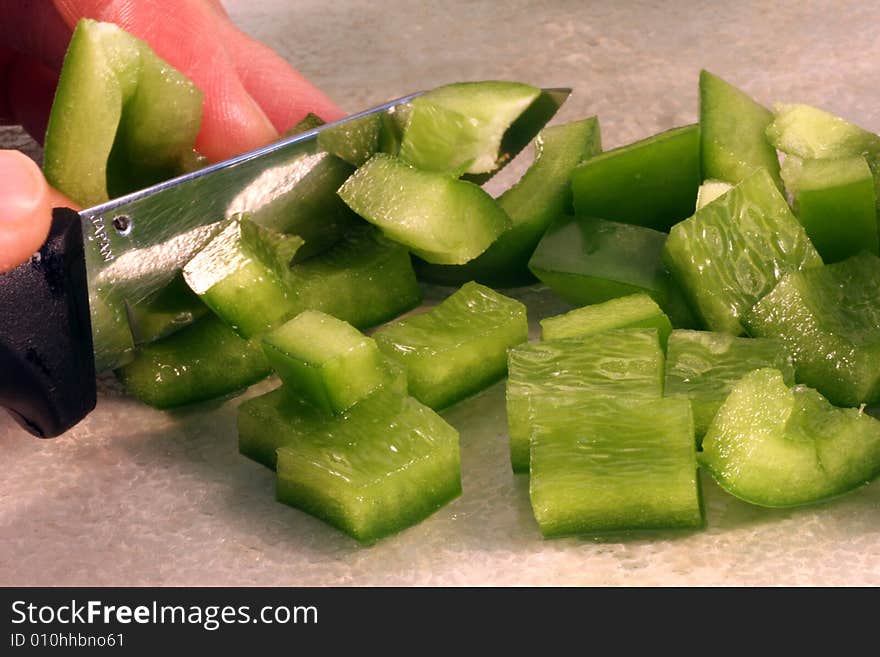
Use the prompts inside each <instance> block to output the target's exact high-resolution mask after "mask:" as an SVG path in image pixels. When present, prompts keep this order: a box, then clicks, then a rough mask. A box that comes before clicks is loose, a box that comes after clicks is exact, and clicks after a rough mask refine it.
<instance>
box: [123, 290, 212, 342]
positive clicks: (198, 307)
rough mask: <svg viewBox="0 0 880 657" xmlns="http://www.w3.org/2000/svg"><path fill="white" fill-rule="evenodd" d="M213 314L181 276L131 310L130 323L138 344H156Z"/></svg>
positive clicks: (129, 311) (129, 310)
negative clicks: (155, 341) (157, 341)
mask: <svg viewBox="0 0 880 657" xmlns="http://www.w3.org/2000/svg"><path fill="white" fill-rule="evenodd" d="M208 312H210V311H209V310H208V307H207V306H206V305H205V304H203V303H202V302H201V301H200V300H199V297H198V296H196V294H195V293H194V292H193V291H192V290H191V289H189V287H188V286H187V284H186V281H184V280H183V276H182V275H178V276H176V277H175V278H174V280H173V281H171V283H169V284H168V285H167V286H166V287H164V288H163V289H161V290H159V291H158V292H155V293H154V294H153V295H151V296H150V297H149V298H147V299H145V300H144V301H142V302H141V303H138V304H134V305H132V306H129V307H128V322H129V325H130V326H131V334H132V336H133V337H134V340H135V342H136V343H137V344H144V343H146V342H153V341H154V340H158V339H160V338H164V337H165V336H168V335H171V334H172V333H174V332H175V331H179V330H180V329H182V328H183V327H185V326H189V325H190V324H192V323H193V322H194V321H196V320H197V319H199V318H201V317H204V316H205V315H206V314H208Z"/></svg>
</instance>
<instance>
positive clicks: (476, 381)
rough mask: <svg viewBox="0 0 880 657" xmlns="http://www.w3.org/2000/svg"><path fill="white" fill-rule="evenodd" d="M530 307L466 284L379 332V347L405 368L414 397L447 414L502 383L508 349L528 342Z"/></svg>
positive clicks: (475, 285)
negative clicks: (454, 406)
mask: <svg viewBox="0 0 880 657" xmlns="http://www.w3.org/2000/svg"><path fill="white" fill-rule="evenodd" d="M528 332H529V327H528V320H527V318H526V308H525V306H524V305H523V304H522V303H520V302H519V301H515V300H513V299H510V298H508V297H505V296H504V295H502V294H499V293H498V292H495V291H494V290H492V289H490V288H487V287H485V286H483V285H479V284H478V283H466V284H465V285H463V286H462V287H461V289H459V290H458V291H456V292H455V293H453V294H452V295H451V296H449V297H448V298H447V299H445V300H444V301H443V302H442V303H440V304H439V305H438V306H436V307H435V308H433V309H431V310H429V311H428V312H425V313H421V314H419V315H415V316H412V317H407V318H404V319H402V320H399V321H397V322H395V323H393V324H389V325H387V326H384V327H382V328H381V329H379V330H378V331H377V332H376V333H375V334H374V336H373V337H374V338H375V339H376V342H377V343H378V345H379V348H380V349H381V350H382V351H383V352H384V353H385V354H386V355H387V356H388V357H389V358H391V359H394V360H396V361H398V362H399V363H400V364H401V365H402V366H403V367H404V368H405V369H406V374H407V380H408V382H409V392H410V394H411V395H412V396H413V397H415V398H416V399H418V400H419V401H421V402H422V403H424V404H426V405H428V406H430V407H431V408H434V409H441V408H444V407H446V406H449V405H450V404H452V403H454V402H456V401H458V400H460V399H463V398H465V397H467V396H469V395H471V394H473V393H475V392H477V391H479V390H482V389H483V388H485V387H486V386H488V385H490V384H492V383H494V382H495V381H497V380H499V379H501V378H502V377H503V376H504V374H505V372H506V371H507V349H508V348H509V347H512V346H514V345H517V344H520V343H521V342H525V340H526V339H527V338H528Z"/></svg>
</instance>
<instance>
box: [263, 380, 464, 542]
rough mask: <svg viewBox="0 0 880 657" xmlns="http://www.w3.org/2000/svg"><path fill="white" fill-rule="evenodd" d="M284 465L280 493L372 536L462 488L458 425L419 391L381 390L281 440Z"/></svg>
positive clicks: (359, 535) (416, 517) (357, 534)
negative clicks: (417, 395)
mask: <svg viewBox="0 0 880 657" xmlns="http://www.w3.org/2000/svg"><path fill="white" fill-rule="evenodd" d="M294 431H296V429H294ZM277 472H278V478H277V488H276V491H277V496H278V499H279V500H280V501H282V502H284V503H285V504H290V505H291V506H294V507H296V508H298V509H302V510H303V511H305V512H307V513H310V514H312V515H314V516H317V517H318V518H321V519H322V520H325V521H326V522H328V523H330V524H331V525H333V526H334V527H337V528H339V529H341V530H342V531H344V532H345V533H347V534H349V535H350V536H352V537H354V538H356V539H357V540H358V541H361V542H363V543H372V542H374V541H376V540H378V539H380V538H382V537H384V536H387V535H389V534H393V533H396V532H398V531H400V530H402V529H404V528H406V527H408V526H410V525H412V524H415V523H416V522H418V521H420V520H422V519H424V518H426V517H427V516H429V515H431V514H432V513H434V512H435V511H436V510H437V509H439V508H440V507H442V506H443V505H444V504H446V503H447V502H449V501H450V500H452V499H454V498H456V497H458V496H459V495H460V494H461V459H460V456H459V447H458V432H457V431H456V430H455V429H453V428H452V427H451V426H450V425H449V424H447V423H446V422H445V421H444V420H443V418H441V417H440V416H439V415H437V414H436V413H434V411H432V410H431V409H430V408H428V407H427V406H423V405H422V404H420V403H419V402H417V401H416V400H415V399H413V398H412V397H404V398H400V400H399V401H397V402H396V403H389V400H388V399H387V396H386V395H383V394H382V393H379V394H377V395H374V396H372V397H369V398H367V399H366V400H364V401H362V402H360V403H359V404H355V405H354V406H353V407H352V408H351V411H350V412H349V413H347V414H346V415H344V416H342V417H339V418H335V419H333V420H331V421H329V422H327V423H326V424H323V425H322V426H321V427H320V428H319V429H317V430H315V431H313V432H312V433H309V434H308V435H306V436H303V437H300V438H296V439H294V440H293V441H291V442H289V443H288V444H286V445H284V446H282V447H280V448H279V449H278V462H277Z"/></svg>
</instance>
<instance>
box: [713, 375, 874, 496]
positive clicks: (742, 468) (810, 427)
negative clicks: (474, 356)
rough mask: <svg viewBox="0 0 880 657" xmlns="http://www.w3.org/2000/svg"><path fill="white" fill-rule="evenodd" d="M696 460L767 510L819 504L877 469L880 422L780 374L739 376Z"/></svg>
mask: <svg viewBox="0 0 880 657" xmlns="http://www.w3.org/2000/svg"><path fill="white" fill-rule="evenodd" d="M699 458H700V463H701V464H702V465H704V466H705V467H706V468H707V469H708V470H709V471H710V472H711V473H712V476H713V477H715V479H716V480H717V481H718V483H719V484H720V485H721V486H722V487H723V488H724V489H725V490H727V491H728V492H730V493H731V494H732V495H735V496H736V497H739V498H740V499H743V500H745V501H747V502H751V503H752V504H759V505H761V506H771V507H786V506H798V505H801V504H811V503H814V502H819V501H822V500H824V499H827V498H829V497H834V496H837V495H841V494H842V493H846V492H848V491H850V490H853V489H855V488H857V487H859V486H861V485H863V484H865V483H867V482H869V481H871V480H872V479H873V478H875V477H876V476H877V475H878V474H880V421H878V420H876V419H874V418H873V417H871V416H870V415H866V414H865V413H863V412H862V411H860V410H857V409H854V408H849V409H842V408H835V407H834V406H832V405H831V404H830V403H828V400H826V399H825V398H824V397H823V396H822V395H820V394H819V393H818V392H816V391H815V390H813V389H812V388H808V387H806V386H802V385H800V386H795V387H794V388H789V387H788V386H787V385H786V384H785V381H784V379H783V376H782V374H781V373H780V372H778V371H776V370H773V369H761V370H757V371H755V372H752V373H750V374H747V375H746V376H745V377H743V379H742V380H741V381H740V382H739V383H737V384H736V386H735V387H734V388H733V390H732V391H731V393H730V396H729V397H728V398H727V400H726V401H725V402H724V404H722V406H721V408H720V409H719V411H718V414H717V415H716V416H715V419H714V420H713V421H712V425H711V426H710V427H709V431H708V433H707V434H706V437H705V438H704V439H703V451H702V453H701V454H700V457H699Z"/></svg>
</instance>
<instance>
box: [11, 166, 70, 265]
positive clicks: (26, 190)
mask: <svg viewBox="0 0 880 657" xmlns="http://www.w3.org/2000/svg"><path fill="white" fill-rule="evenodd" d="M58 197H60V195H59V194H58V193H57V192H54V190H52V189H51V188H50V187H49V185H48V183H47V182H46V179H45V178H43V174H42V173H41V172H40V169H39V167H38V166H37V164H36V163H35V162H34V161H33V160H31V159H30V158H29V157H28V156H27V155H25V154H24V153H21V152H19V151H12V150H0V272H4V271H8V270H10V269H12V268H14V267H15V266H17V265H19V264H21V263H22V262H24V261H26V260H27V259H28V258H30V257H31V256H32V255H33V254H34V253H36V252H37V251H38V250H39V248H40V246H41V245H42V244H43V242H44V241H45V239H46V236H47V235H48V234H49V224H50V223H51V221H52V205H53V203H55V202H56V200H58ZM60 204H63V203H60Z"/></svg>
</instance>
